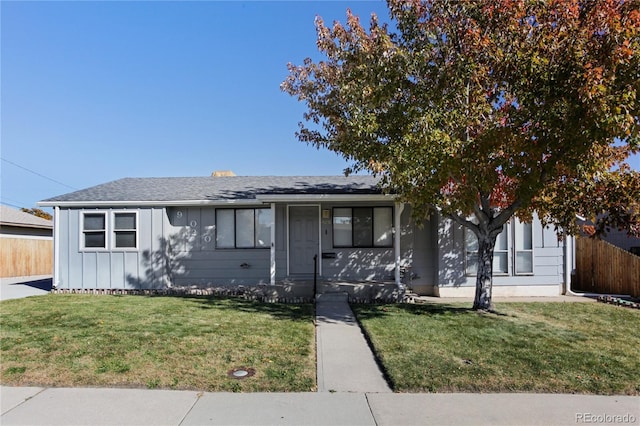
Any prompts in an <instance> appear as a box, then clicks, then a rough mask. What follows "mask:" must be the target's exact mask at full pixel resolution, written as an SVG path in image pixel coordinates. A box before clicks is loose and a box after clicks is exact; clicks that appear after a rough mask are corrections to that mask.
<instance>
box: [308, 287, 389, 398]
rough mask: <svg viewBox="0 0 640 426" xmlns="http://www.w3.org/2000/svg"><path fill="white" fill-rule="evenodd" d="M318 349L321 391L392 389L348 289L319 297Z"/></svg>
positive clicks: (384, 390) (376, 390) (319, 388)
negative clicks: (365, 335)
mask: <svg viewBox="0 0 640 426" xmlns="http://www.w3.org/2000/svg"><path fill="white" fill-rule="evenodd" d="M316 352H317V355H316V356H317V375H318V392H391V389H390V388H389V386H388V385H387V382H386V381H385V379H384V377H383V375H382V372H381V371H380V369H379V368H378V364H377V363H376V360H375V357H374V355H373V353H372V352H371V349H370V348H369V345H368V344H367V341H366V339H365V337H364V335H363V334H362V330H361V329H360V326H359V325H358V323H357V322H356V318H355V315H354V314H353V311H352V310H351V308H350V307H349V304H348V303H347V295H346V293H344V294H343V293H325V294H322V295H320V296H319V297H318V299H317V302H316Z"/></svg>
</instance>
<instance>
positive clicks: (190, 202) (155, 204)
mask: <svg viewBox="0 0 640 426" xmlns="http://www.w3.org/2000/svg"><path fill="white" fill-rule="evenodd" d="M226 204H260V202H259V201H257V200H255V199H246V200H245V199H243V200H170V201H40V202H39V203H38V206H41V207H92V208H94V207H95V208H97V207H172V206H215V205H226Z"/></svg>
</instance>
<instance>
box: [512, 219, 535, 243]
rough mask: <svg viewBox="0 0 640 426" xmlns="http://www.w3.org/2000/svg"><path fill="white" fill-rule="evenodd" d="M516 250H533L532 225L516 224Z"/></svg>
mask: <svg viewBox="0 0 640 426" xmlns="http://www.w3.org/2000/svg"><path fill="white" fill-rule="evenodd" d="M515 230H516V235H515V237H516V250H531V249H533V241H532V240H533V238H532V237H533V227H532V226H531V224H530V223H521V222H516V226H515Z"/></svg>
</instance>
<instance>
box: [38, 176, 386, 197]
mask: <svg viewBox="0 0 640 426" xmlns="http://www.w3.org/2000/svg"><path fill="white" fill-rule="evenodd" d="M378 181H379V179H377V178H374V177H372V176H349V177H345V176H224V177H208V176H207V177H165V178H124V179H119V180H116V181H113V182H108V183H105V184H102V185H97V186H94V187H91V188H87V189H82V190H80V191H76V192H71V193H69V194H64V195H60V196H58V197H53V198H49V199H47V200H44V201H43V202H44V203H55V202H99V201H101V202H109V201H114V202H126V201H144V202H149V201H150V202H156V201H157V202H170V201H171V202H176V201H178V202H179V201H196V200H197V201H228V200H232V199H239V200H251V199H255V198H256V195H266V194H279V195H298V194H381V193H382V191H381V189H380V188H379V187H378Z"/></svg>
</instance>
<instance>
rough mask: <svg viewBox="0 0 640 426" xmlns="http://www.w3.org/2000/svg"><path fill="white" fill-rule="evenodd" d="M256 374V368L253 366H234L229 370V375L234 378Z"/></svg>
mask: <svg viewBox="0 0 640 426" xmlns="http://www.w3.org/2000/svg"><path fill="white" fill-rule="evenodd" d="M254 374H256V370H255V369H253V368H244V367H240V368H233V369H231V370H229V371H228V372H227V376H229V377H231V378H234V379H244V378H245V377H251V376H253V375H254Z"/></svg>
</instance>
